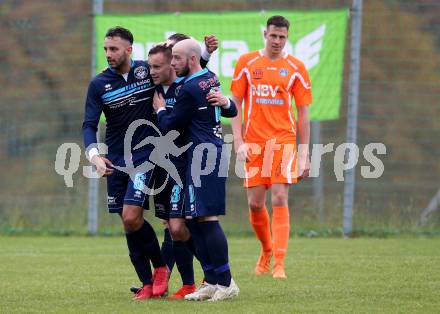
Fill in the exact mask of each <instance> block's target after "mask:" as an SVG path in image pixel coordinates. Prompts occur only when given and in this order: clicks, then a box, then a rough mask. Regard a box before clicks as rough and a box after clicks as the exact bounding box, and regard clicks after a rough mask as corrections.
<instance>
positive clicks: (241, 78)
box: [231, 56, 248, 98]
mask: <svg viewBox="0 0 440 314" xmlns="http://www.w3.org/2000/svg"><path fill="white" fill-rule="evenodd" d="M246 62H247V59H246V58H245V57H244V56H241V57H240V58H239V59H238V61H237V64H236V65H235V69H234V76H233V77H232V81H231V93H232V95H234V96H236V97H240V98H244V97H245V96H246V90H247V87H248V80H247V77H246V73H245V71H246V69H247V68H246Z"/></svg>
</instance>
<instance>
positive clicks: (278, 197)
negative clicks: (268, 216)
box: [272, 192, 288, 206]
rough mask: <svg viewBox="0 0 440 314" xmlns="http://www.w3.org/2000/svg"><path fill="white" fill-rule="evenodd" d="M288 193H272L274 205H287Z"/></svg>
mask: <svg viewBox="0 0 440 314" xmlns="http://www.w3.org/2000/svg"><path fill="white" fill-rule="evenodd" d="M287 201H288V198H287V194H285V193H281V192H280V193H274V194H272V206H287Z"/></svg>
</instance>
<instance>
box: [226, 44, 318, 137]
mask: <svg viewBox="0 0 440 314" xmlns="http://www.w3.org/2000/svg"><path fill="white" fill-rule="evenodd" d="M231 92H232V94H233V95H234V96H236V97H240V98H243V99H244V100H245V104H244V131H243V136H244V140H245V142H247V143H265V142H266V141H267V140H270V139H274V138H275V139H276V141H277V143H292V142H293V143H295V141H296V121H295V116H294V115H293V112H292V98H293V99H294V100H295V105H296V106H297V107H299V106H304V105H309V104H311V103H312V92H311V83H310V78H309V74H308V72H307V70H306V68H305V66H304V63H303V62H301V61H300V60H298V59H296V58H295V57H293V56H291V55H289V54H287V53H284V55H283V56H282V57H281V58H279V59H277V60H275V61H272V60H270V59H269V58H267V57H266V56H264V55H263V51H262V50H260V51H253V52H249V53H246V54H244V55H242V56H241V57H240V58H239V60H238V62H237V65H236V66H235V71H234V76H233V79H232V83H231ZM237 105H238V104H237Z"/></svg>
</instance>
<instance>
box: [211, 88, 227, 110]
mask: <svg viewBox="0 0 440 314" xmlns="http://www.w3.org/2000/svg"><path fill="white" fill-rule="evenodd" d="M206 100H208V102H209V103H210V104H211V105H213V106H220V107H224V106H226V105H227V104H228V97H226V96H223V95H222V93H221V92H220V91H215V90H211V91H210V92H209V93H208V95H206Z"/></svg>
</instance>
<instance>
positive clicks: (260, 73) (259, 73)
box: [252, 69, 263, 80]
mask: <svg viewBox="0 0 440 314" xmlns="http://www.w3.org/2000/svg"><path fill="white" fill-rule="evenodd" d="M252 76H253V77H254V79H255V80H261V79H262V78H263V69H255V70H254V71H253V72H252Z"/></svg>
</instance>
